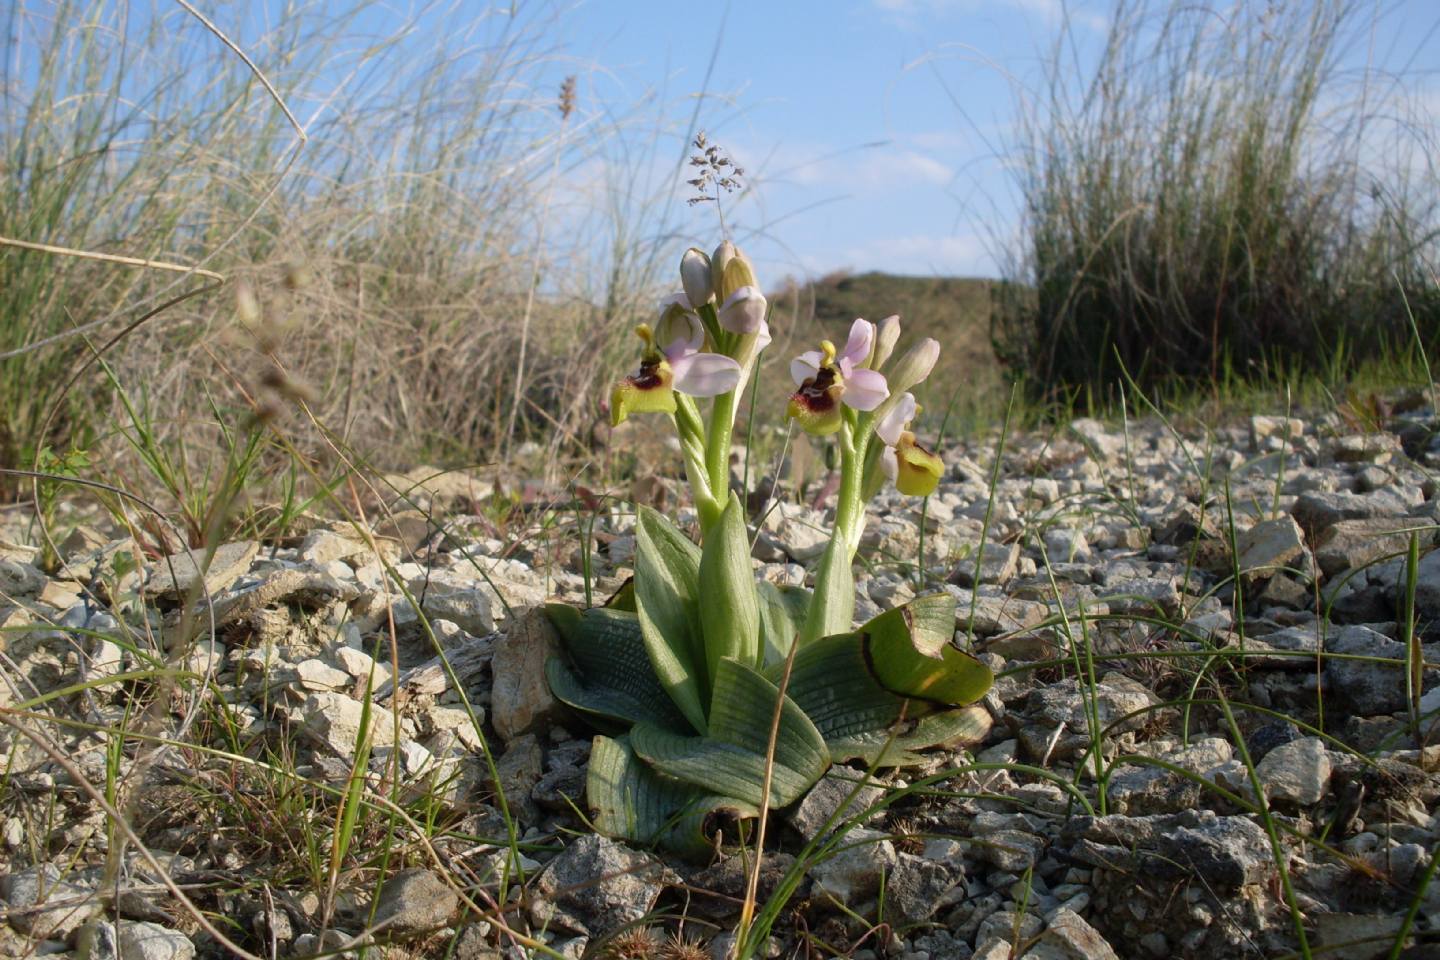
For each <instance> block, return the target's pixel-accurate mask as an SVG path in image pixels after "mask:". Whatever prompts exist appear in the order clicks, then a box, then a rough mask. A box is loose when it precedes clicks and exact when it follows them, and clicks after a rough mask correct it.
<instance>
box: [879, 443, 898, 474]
mask: <svg viewBox="0 0 1440 960" xmlns="http://www.w3.org/2000/svg"><path fill="white" fill-rule="evenodd" d="M880 469H881V470H883V471H885V476H887V477H889V478H890V480H891V481H892V482H893V481H894V479H895V478H896V477H897V476H898V475H899V474H900V465H899V464H898V463H896V462H895V448H894V447H886V448H885V449H884V450H881V451H880Z"/></svg>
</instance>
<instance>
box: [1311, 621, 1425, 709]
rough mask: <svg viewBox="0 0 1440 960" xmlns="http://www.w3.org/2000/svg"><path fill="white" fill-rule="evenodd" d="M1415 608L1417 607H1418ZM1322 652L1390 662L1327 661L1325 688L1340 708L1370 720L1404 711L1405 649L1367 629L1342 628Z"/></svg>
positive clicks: (1356, 627) (1329, 640)
mask: <svg viewBox="0 0 1440 960" xmlns="http://www.w3.org/2000/svg"><path fill="white" fill-rule="evenodd" d="M1417 605H1418V604H1417ZM1325 651H1326V652H1327V653H1335V654H1349V655H1352V656H1355V657H1370V658H1376V659H1390V660H1394V661H1398V662H1395V663H1378V662H1375V661H1374V660H1367V659H1341V658H1339V657H1332V658H1327V659H1326V661H1325V673H1324V677H1325V687H1326V689H1327V690H1330V691H1332V692H1333V695H1334V696H1335V698H1336V700H1337V701H1338V702H1339V703H1340V705H1341V706H1343V707H1345V708H1347V709H1349V710H1350V711H1351V712H1352V713H1355V714H1358V715H1360V716H1364V717H1373V716H1377V715H1379V714H1384V713H1397V712H1399V711H1401V710H1404V709H1405V668H1404V666H1403V664H1404V662H1405V645H1404V644H1403V643H1400V642H1399V641H1396V640H1391V639H1390V638H1389V637H1387V636H1385V635H1384V634H1381V633H1376V632H1375V631H1374V630H1371V629H1370V628H1369V627H1363V626H1358V625H1356V626H1348V627H1342V628H1341V629H1340V630H1338V631H1336V632H1335V633H1334V634H1332V635H1331V636H1329V637H1327V638H1326V642H1325Z"/></svg>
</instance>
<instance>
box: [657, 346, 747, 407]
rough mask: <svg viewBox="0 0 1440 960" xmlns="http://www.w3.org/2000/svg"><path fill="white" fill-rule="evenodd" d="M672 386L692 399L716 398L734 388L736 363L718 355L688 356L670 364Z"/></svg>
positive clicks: (695, 354)
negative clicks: (673, 378) (673, 379)
mask: <svg viewBox="0 0 1440 960" xmlns="http://www.w3.org/2000/svg"><path fill="white" fill-rule="evenodd" d="M670 370H671V372H672V373H673V374H674V375H675V381H674V386H675V389H676V390H679V391H680V392H681V393H686V394H689V395H690V396H692V397H717V396H719V395H720V394H722V393H729V392H730V391H731V390H734V389H735V384H736V383H738V382H739V381H740V364H738V363H736V362H735V361H734V360H732V359H730V358H729V357H727V356H725V355H724V354H720V353H691V354H687V355H686V356H683V357H681V358H680V359H679V360H672V361H671V362H670Z"/></svg>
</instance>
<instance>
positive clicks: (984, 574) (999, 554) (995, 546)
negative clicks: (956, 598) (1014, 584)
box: [950, 541, 1020, 587]
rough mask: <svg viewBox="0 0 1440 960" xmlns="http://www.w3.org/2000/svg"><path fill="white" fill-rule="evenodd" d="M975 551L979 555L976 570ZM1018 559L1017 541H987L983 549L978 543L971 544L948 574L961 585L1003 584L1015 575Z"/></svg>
mask: <svg viewBox="0 0 1440 960" xmlns="http://www.w3.org/2000/svg"><path fill="white" fill-rule="evenodd" d="M976 551H979V557H980V561H979V570H978V571H977V570H976ZM1019 561H1020V544H1018V543H995V542H994V541H987V542H986V543H985V546H984V547H983V549H982V548H981V547H980V545H979V544H978V543H976V544H971V545H970V549H969V551H968V553H967V555H965V556H962V557H961V559H960V562H959V563H958V564H956V566H955V570H954V572H953V573H951V574H950V582H951V583H954V584H958V585H960V586H962V587H973V586H974V585H975V584H976V583H997V584H1003V583H1005V582H1007V581H1008V580H1010V579H1011V578H1012V577H1014V576H1015V569H1016V565H1017V564H1018V563H1019ZM977 573H978V576H977Z"/></svg>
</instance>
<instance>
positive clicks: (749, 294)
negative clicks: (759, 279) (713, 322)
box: [718, 287, 768, 333]
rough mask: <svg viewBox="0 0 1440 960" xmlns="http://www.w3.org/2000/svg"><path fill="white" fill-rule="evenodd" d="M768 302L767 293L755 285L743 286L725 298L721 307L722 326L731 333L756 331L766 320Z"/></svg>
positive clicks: (720, 318)
mask: <svg viewBox="0 0 1440 960" xmlns="http://www.w3.org/2000/svg"><path fill="white" fill-rule="evenodd" d="M767 309H768V304H767V303H766V301H765V295H764V294H763V293H761V292H760V291H759V289H757V288H755V287H741V288H740V289H739V290H736V291H735V292H734V293H732V294H730V296H729V297H727V298H726V299H725V303H724V305H723V306H721V307H720V316H719V318H718V319H719V320H720V326H722V327H724V328H725V329H726V330H729V331H730V332H731V333H754V332H755V331H756V330H759V329H760V325H761V324H762V323H764V322H765V311H766V310H767Z"/></svg>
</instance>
